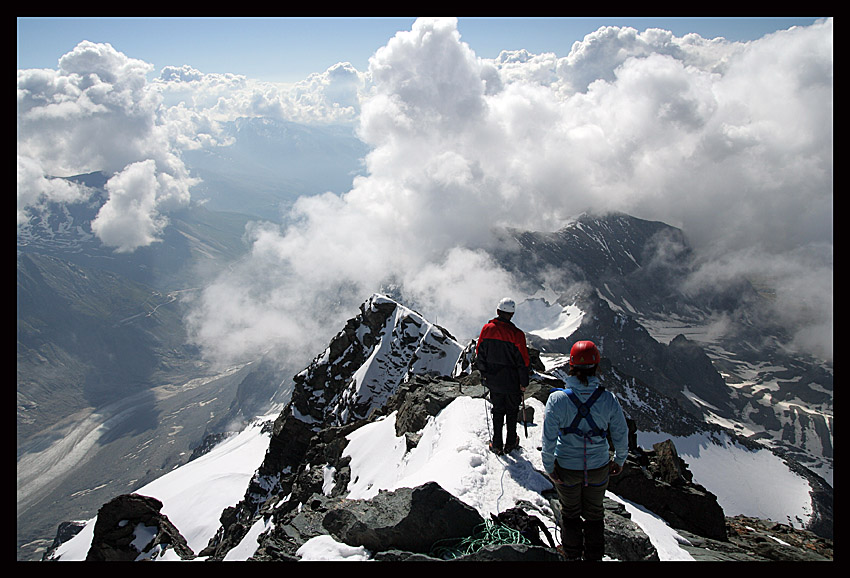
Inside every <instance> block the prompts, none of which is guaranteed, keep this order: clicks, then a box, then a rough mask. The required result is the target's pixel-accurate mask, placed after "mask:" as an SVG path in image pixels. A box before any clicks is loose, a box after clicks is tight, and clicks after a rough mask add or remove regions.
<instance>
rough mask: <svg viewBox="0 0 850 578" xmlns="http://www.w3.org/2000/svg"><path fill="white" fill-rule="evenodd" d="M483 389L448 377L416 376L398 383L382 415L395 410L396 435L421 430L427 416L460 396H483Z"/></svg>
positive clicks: (426, 421)
mask: <svg viewBox="0 0 850 578" xmlns="http://www.w3.org/2000/svg"><path fill="white" fill-rule="evenodd" d="M485 393H486V389H485V388H484V386H482V385H477V386H475V385H471V386H470V385H467V386H466V387H464V386H463V384H462V383H461V382H460V381H456V380H454V379H450V378H448V377H442V378H435V377H431V376H423V375H417V376H413V377H411V378H410V379H409V380H408V381H407V382H406V383H403V384H400V385H399V387H398V389H397V390H396V392H395V394H394V395H393V396H392V397H391V398H390V399H389V400H388V401H387V404H386V406H385V409H384V412H383V413H385V414H389V413H392V412H393V411H397V412H398V413H397V415H396V420H395V431H396V435H397V436H402V435H405V434H407V433H411V434H413V433H415V432H418V431H420V430H422V428H423V427H425V425H426V424H427V423H428V418H429V417H433V416H436V415H437V414H438V413H440V411H442V410H443V408H445V407H446V406H447V405H449V404H450V403H451V402H452V401H453V400H455V399H456V398H457V397H459V396H461V395H472V396H480V397H483V396H484V394H485Z"/></svg>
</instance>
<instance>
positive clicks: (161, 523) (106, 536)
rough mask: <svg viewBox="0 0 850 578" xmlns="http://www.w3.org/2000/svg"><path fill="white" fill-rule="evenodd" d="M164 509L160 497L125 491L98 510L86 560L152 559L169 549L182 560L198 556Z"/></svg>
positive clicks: (124, 560) (125, 560) (122, 560)
mask: <svg viewBox="0 0 850 578" xmlns="http://www.w3.org/2000/svg"><path fill="white" fill-rule="evenodd" d="M161 509H162V502H160V501H159V500H157V499H156V498H151V497H149V496H141V495H138V494H123V495H120V496H118V497H116V498H114V499H112V500H110V501H109V502H107V503H106V504H104V505H103V506H102V507H101V508H100V510H98V512H97V522H96V523H95V526H94V537H93V538H92V543H91V547H90V548H89V552H88V555H87V556H86V561H94V562H104V561H106V562H110V561H111V562H129V561H134V560H150V559H154V558H158V557H162V556H164V555H165V553H166V551H167V550H169V549H170V550H173V551H174V553H176V554H177V556H178V557H179V558H180V559H184V560H185V559H192V558H194V557H195V554H194V552H192V550H191V548H189V546H188V544H187V543H186V539H185V538H184V537H183V536H182V535H181V534H180V531H179V530H178V529H177V528H175V527H174V524H172V523H171V522H170V521H169V520H168V517H167V516H165V515H164V514H162V513H161V512H160V510H161Z"/></svg>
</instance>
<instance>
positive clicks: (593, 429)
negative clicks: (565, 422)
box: [561, 387, 608, 438]
mask: <svg viewBox="0 0 850 578" xmlns="http://www.w3.org/2000/svg"><path fill="white" fill-rule="evenodd" d="M603 391H604V390H603V389H602V388H601V387H597V388H596V389H595V390H594V391H593V393H592V394H590V397H589V398H587V401H586V402H584V403H582V401H581V400H580V399H579V398H578V396H577V395H576V394H575V392H573V390H571V389H565V390H564V392H565V393H566V394H567V397H569V398H570V401H572V402H573V405H575V406H576V409H577V410H578V411H577V413H576V416H575V417H574V418H573V422H572V423H571V424H570V425H569V426H567V427H564V428H561V433H572V434H576V435H578V436H582V437H584V438H590V437H593V436H596V437H606V436H607V435H608V431H607V430H603V429H602V428H600V427H598V426H597V425H596V422H594V421H593V417H591V415H590V408H591V406H593V403H594V402H595V401H596V400H597V399H599V396H600V395H602V392H603ZM583 419H584V420H586V421H587V424H588V425H589V426H590V429H589V430H588V431H587V432H583V431H581V430H580V429H579V427H578V424H579V423H580V422H581V420H583Z"/></svg>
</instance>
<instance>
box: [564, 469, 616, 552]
mask: <svg viewBox="0 0 850 578" xmlns="http://www.w3.org/2000/svg"><path fill="white" fill-rule="evenodd" d="M555 472H556V473H557V474H558V477H559V478H560V479H561V481H562V482H563V484H556V485H555V489H556V490H557V491H558V499H559V501H560V503H561V545H562V547H563V549H564V556H565V557H566V558H567V559H569V560H581V559H584V560H602V555H603V554H604V552H605V520H604V516H605V508H604V506H603V505H602V501H603V498H604V497H605V491H606V490H607V489H608V475H609V472H610V468H609V466H608V464H606V465H604V466H602V467H601V468H596V469H594V470H588V471H587V485H585V472H584V471H583V470H566V469H564V468H562V467H561V466H559V465H558V463H557V461H556V462H555Z"/></svg>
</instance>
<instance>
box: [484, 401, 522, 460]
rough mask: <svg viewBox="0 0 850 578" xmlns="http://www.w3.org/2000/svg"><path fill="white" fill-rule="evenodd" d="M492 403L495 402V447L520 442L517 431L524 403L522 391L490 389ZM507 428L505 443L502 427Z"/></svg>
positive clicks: (514, 444) (511, 445)
mask: <svg viewBox="0 0 850 578" xmlns="http://www.w3.org/2000/svg"><path fill="white" fill-rule="evenodd" d="M490 403H492V404H493V440H492V442H493V447H494V448H496V449H503V448H505V447H509V448H510V447H514V446H516V445H518V444H519V438H518V437H517V433H516V424H517V416H518V415H519V406H520V403H522V392H521V391H519V389H517V391H516V392H511V393H503V392H498V391H493V390H490ZM503 427H504V428H505V430H506V431H505V439H504V442H505V443H504V444H503V443H502V428H503Z"/></svg>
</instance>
